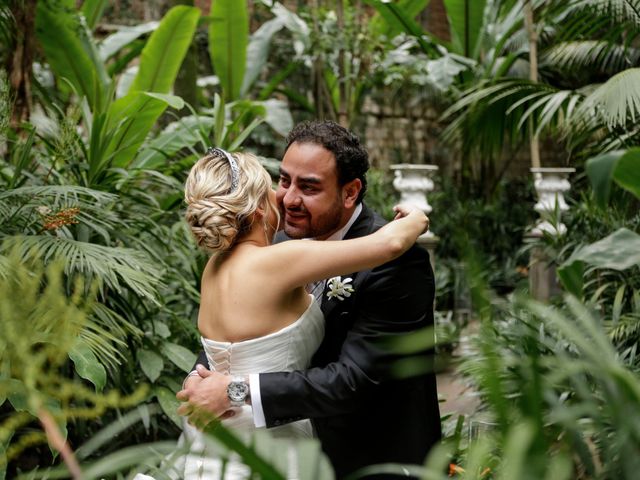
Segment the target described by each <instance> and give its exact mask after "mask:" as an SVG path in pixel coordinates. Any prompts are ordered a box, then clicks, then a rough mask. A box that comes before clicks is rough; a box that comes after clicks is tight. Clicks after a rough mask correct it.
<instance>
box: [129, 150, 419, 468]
mask: <svg viewBox="0 0 640 480" xmlns="http://www.w3.org/2000/svg"><path fill="white" fill-rule="evenodd" d="M185 200H186V203H187V213H186V219H187V222H188V224H189V226H190V227H191V230H192V232H193V235H194V237H195V239H196V242H197V243H198V245H199V246H200V247H202V248H204V249H205V250H206V251H207V252H209V253H210V254H211V258H210V260H209V261H208V263H207V265H206V267H205V269H204V272H203V274H202V283H201V304H200V310H199V315H198V329H199V331H200V333H201V336H202V345H203V348H204V350H205V352H206V354H207V359H208V361H209V367H210V369H212V370H216V371H218V372H223V373H228V374H230V375H234V376H237V375H240V376H243V375H248V374H249V373H255V372H270V371H273V372H281V371H292V370H297V369H305V368H306V367H307V366H308V364H309V362H310V360H311V356H312V355H313V353H314V352H315V350H316V349H317V347H318V346H319V344H320V342H321V341H322V337H323V335H324V319H323V316H322V312H321V310H320V307H319V304H318V302H315V301H314V298H313V296H312V295H310V294H309V293H307V290H306V288H305V287H306V286H308V285H309V284H311V283H312V282H315V281H318V280H323V279H327V278H330V277H335V276H338V275H345V274H348V273H350V272H354V271H360V270H363V269H367V268H373V267H375V266H378V265H381V264H383V263H386V262H388V261H390V260H392V259H394V258H396V257H398V256H400V255H401V254H402V253H404V252H405V251H406V250H407V249H408V248H410V247H411V246H412V245H413V244H414V243H415V241H416V238H417V237H418V235H420V234H421V233H422V232H424V231H425V230H426V229H427V227H428V219H427V217H426V216H425V215H424V214H423V213H422V211H420V210H418V209H416V208H412V207H409V206H397V207H396V212H397V216H396V220H395V221H393V222H390V223H389V224H387V225H385V226H384V227H382V228H381V229H380V230H378V231H377V232H375V233H373V234H371V235H368V236H366V237H361V238H357V239H353V240H343V241H339V242H337V241H336V242H334V241H322V242H314V241H305V240H292V241H287V242H283V243H278V244H272V243H271V240H272V238H273V236H274V234H275V233H276V231H277V229H278V224H279V213H278V207H277V204H276V199H275V191H274V190H273V188H272V182H271V178H270V176H269V174H268V173H267V171H266V170H265V169H264V168H263V167H262V166H261V165H260V162H259V161H258V160H257V158H256V157H254V156H253V155H250V154H243V153H233V154H230V153H228V152H226V151H224V150H221V149H217V148H216V149H210V150H209V151H208V152H207V154H206V155H205V156H204V157H203V158H201V159H200V160H199V161H198V162H197V163H196V164H195V165H194V166H193V168H192V169H191V172H190V173H189V177H188V178H187V181H186V186H185ZM223 425H224V426H225V427H227V428H230V429H231V430H233V431H234V432H235V433H238V434H240V435H243V434H244V435H249V434H250V433H251V432H253V431H254V430H255V428H254V424H253V417H252V412H251V407H250V406H248V405H247V406H244V407H239V408H237V409H235V411H234V414H233V416H231V417H229V418H226V419H224V420H223ZM269 433H271V434H272V435H274V436H277V437H285V438H303V437H310V436H311V435H312V432H311V425H310V422H309V421H307V420H304V421H299V422H293V423H290V424H287V425H283V426H281V427H276V428H271V429H269ZM184 439H186V441H187V442H189V443H190V445H191V447H190V453H189V454H188V455H187V456H186V461H184V462H181V463H182V464H181V465H180V467H179V468H180V469H181V470H182V471H183V475H182V476H180V475H178V477H179V478H186V479H190V480H191V479H198V478H219V477H220V475H219V472H220V466H221V462H220V460H219V459H218V458H216V455H215V453H213V452H212V451H208V450H207V445H206V444H207V442H206V441H205V437H204V436H203V435H202V434H201V433H200V432H199V431H198V430H196V429H195V428H194V427H192V426H190V425H185V433H184ZM183 460H185V458H183ZM249 474H250V472H249V470H248V468H247V467H245V466H244V465H242V463H241V462H240V461H234V460H231V461H229V462H226V464H225V475H224V478H225V479H236V478H248V476H249ZM137 478H140V479H142V478H149V477H146V476H142V475H140V476H138V477H137Z"/></svg>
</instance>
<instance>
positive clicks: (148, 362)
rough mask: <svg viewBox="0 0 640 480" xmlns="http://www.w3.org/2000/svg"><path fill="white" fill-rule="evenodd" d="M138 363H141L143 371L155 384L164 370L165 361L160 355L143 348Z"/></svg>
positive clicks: (139, 353)
mask: <svg viewBox="0 0 640 480" xmlns="http://www.w3.org/2000/svg"><path fill="white" fill-rule="evenodd" d="M138 363H140V367H141V368H142V371H143V372H144V374H145V375H146V376H147V378H149V380H151V382H155V381H156V380H157V379H158V377H159V376H160V373H161V372H162V369H163V368H164V361H163V360H162V357H161V356H160V355H158V354H157V353H156V352H154V351H152V350H146V349H143V348H141V349H140V350H138Z"/></svg>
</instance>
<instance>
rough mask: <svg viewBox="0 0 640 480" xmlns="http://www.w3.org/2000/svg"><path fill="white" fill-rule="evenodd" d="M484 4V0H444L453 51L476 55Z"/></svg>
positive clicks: (482, 24) (482, 23) (481, 28)
mask: <svg viewBox="0 0 640 480" xmlns="http://www.w3.org/2000/svg"><path fill="white" fill-rule="evenodd" d="M486 4H487V2H486V0H444V5H445V7H446V9H447V17H448V18H449V24H450V25H451V33H452V36H453V42H452V43H453V45H454V47H455V50H454V51H455V53H460V54H462V55H464V56H465V57H470V58H476V57H477V54H478V45H479V42H480V40H481V34H482V31H483V27H484V10H485V6H486Z"/></svg>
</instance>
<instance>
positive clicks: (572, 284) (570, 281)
mask: <svg viewBox="0 0 640 480" xmlns="http://www.w3.org/2000/svg"><path fill="white" fill-rule="evenodd" d="M556 273H557V274H558V278H559V279H560V282H561V283H562V285H563V286H564V288H565V289H566V290H567V291H568V292H570V293H572V294H573V295H575V296H576V297H578V298H579V297H581V296H582V288H583V287H584V263H583V262H573V263H570V264H563V265H561V266H560V267H558V269H557V270H556Z"/></svg>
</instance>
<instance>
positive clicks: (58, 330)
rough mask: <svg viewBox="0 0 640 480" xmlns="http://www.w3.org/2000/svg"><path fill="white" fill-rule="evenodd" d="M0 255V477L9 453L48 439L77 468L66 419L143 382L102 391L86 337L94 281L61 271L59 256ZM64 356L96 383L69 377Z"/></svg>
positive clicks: (136, 397)
mask: <svg viewBox="0 0 640 480" xmlns="http://www.w3.org/2000/svg"><path fill="white" fill-rule="evenodd" d="M3 260H4V261H3V269H4V271H3V275H0V296H1V298H0V309H1V313H0V315H1V318H0V329H1V330H2V332H1V333H2V335H1V338H2V340H0V342H1V345H0V347H1V348H0V352H1V353H0V371H2V374H1V375H0V400H1V401H2V403H4V402H5V400H8V402H9V404H10V405H11V406H12V407H13V409H14V411H13V412H12V413H11V414H9V415H8V416H5V417H4V418H3V422H2V428H1V429H0V431H1V432H2V436H1V438H0V445H1V446H2V447H1V448H0V453H1V454H2V455H0V478H5V474H6V470H7V462H8V461H11V460H12V459H14V458H15V457H16V456H18V455H20V454H21V453H22V452H23V451H24V450H25V449H27V448H33V446H34V445H38V444H42V443H44V444H46V443H47V442H48V444H49V446H50V448H51V449H52V453H53V454H54V455H55V454H57V453H58V452H59V453H60V454H61V455H62V459H63V460H64V461H65V462H66V463H67V465H68V467H69V469H70V471H74V469H75V468H77V463H76V461H75V458H74V457H73V454H72V452H71V451H70V448H69V446H68V444H67V443H66V437H67V425H68V423H69V422H70V421H71V420H78V419H87V418H96V417H99V416H101V415H103V414H104V412H105V411H106V410H107V409H113V408H123V407H130V406H132V405H135V404H137V403H139V402H140V401H141V400H142V399H143V398H144V397H145V395H146V393H145V388H144V387H140V388H138V389H137V390H136V392H134V393H133V394H132V395H130V396H128V397H126V396H122V395H120V394H118V393H117V392H115V391H111V392H109V393H108V394H106V395H104V394H102V393H101V392H100V391H101V390H102V388H103V387H104V384H105V381H106V378H105V377H106V375H105V372H104V369H101V365H100V363H98V362H97V361H96V359H95V356H94V355H93V352H92V351H91V349H90V348H89V347H88V346H87V344H86V338H87V337H88V336H89V337H90V336H91V335H93V334H95V333H96V325H95V323H94V322H93V321H92V320H91V319H90V318H89V316H88V312H90V311H91V310H92V308H91V307H92V303H93V302H94V301H95V295H96V288H93V287H91V286H90V285H86V284H85V283H84V282H83V281H82V278H81V277H79V276H75V275H73V276H69V275H67V274H63V268H64V267H63V264H62V263H61V262H54V263H52V264H50V266H49V267H47V269H46V270H45V269H44V267H43V266H42V262H41V261H39V260H36V261H33V262H25V261H24V259H23V256H22V254H21V253H20V252H18V251H17V250H16V249H15V248H14V249H13V250H12V251H11V252H10V254H9V255H8V256H7V257H4V258H3ZM69 282H70V283H71V284H72V287H71V295H70V296H69V297H67V293H66V292H67V291H69V287H68V285H67V284H68V283H69ZM25 325H27V326H28V328H25ZM98 332H99V329H98ZM69 360H71V361H72V362H73V364H74V367H75V371H76V372H77V374H78V375H79V376H80V377H84V378H87V379H89V380H91V381H92V382H93V383H94V386H93V388H89V387H88V386H87V385H85V384H83V383H82V382H78V381H74V380H73V379H72V378H68V376H67V374H66V370H67V369H68V366H69V363H70V361H69ZM34 420H39V422H40V424H41V426H42V431H39V430H36V431H33V429H32V428H30V426H31V425H32V423H33V422H34Z"/></svg>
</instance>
